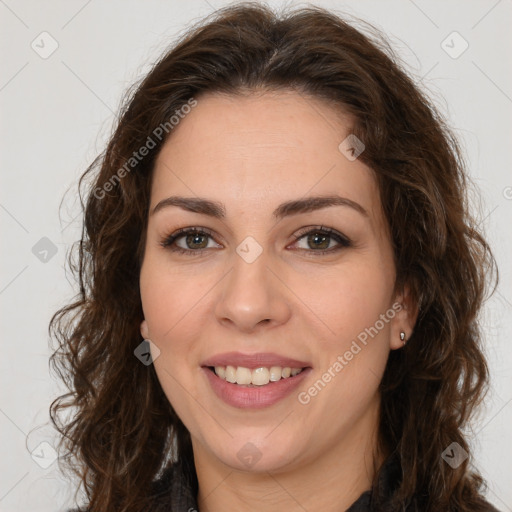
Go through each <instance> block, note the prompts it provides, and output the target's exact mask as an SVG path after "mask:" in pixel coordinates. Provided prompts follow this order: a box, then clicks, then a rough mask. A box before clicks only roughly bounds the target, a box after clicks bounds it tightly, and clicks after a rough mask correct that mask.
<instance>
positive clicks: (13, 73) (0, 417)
mask: <svg viewBox="0 0 512 512" xmlns="http://www.w3.org/2000/svg"><path fill="white" fill-rule="evenodd" d="M226 3H227V2H223V1H220V0H208V1H206V0H189V1H187V2H178V1H176V0H173V1H163V0H160V1H157V0H151V1H133V0H131V1H127V0H123V1H121V0H115V1H109V2H105V1H103V2H102V1H100V0H89V1H85V0H83V1H69V0H68V1H46V2H40V1H36V0H33V1H29V0H25V1H22V0H0V33H1V36H0V37H1V49H0V51H1V57H2V60H1V68H0V69H1V72H0V108H1V118H0V119H1V122H0V130H1V134H0V145H1V167H0V168H1V180H2V181H1V183H2V186H1V189H0V222H1V228H2V244H1V245H2V261H1V267H0V269H1V270H0V304H1V311H2V317H1V318H2V326H1V329H2V330H1V332H2V358H1V389H2V394H1V399H0V432H1V435H2V444H1V457H0V464H1V468H0V469H1V475H2V476H1V479H0V510H1V511H5V512H11V511H28V510H31V511H41V512H43V511H52V512H55V511H57V510H63V509H65V507H66V506H67V505H70V503H68V502H67V501H66V500H68V498H69V496H70V495H71V492H72V486H71V485H70V484H68V483H67V482H66V480H65V479H64V478H63V477H62V476H61V475H60V474H59V469H58V464H57V462H54V463H53V464H51V465H50V466H49V467H48V468H47V469H43V468H41V467H40V466H39V465H38V464H37V463H36V462H35V461H34V459H37V460H38V461H39V462H41V461H43V462H44V460H45V459H48V460H49V461H51V453H52V449H51V446H50V445H52V444H55V439H54V434H53V433H52V429H51V427H50V426H49V424H48V419H49V417H48V407H49V404H50V402H51V400H52V399H53V398H55V397H56V395H57V394H58V392H59V386H58V384H57V382H56V379H55V377H54V376H52V375H50V373H49V369H48V357H49V354H50V349H49V339H48V335H47V326H48V322H49V319H50V316H51V314H52V313H53V312H54V311H55V310H56V309H57V308H59V307H60V306H62V305H63V304H64V303H65V302H66V301H67V300H69V299H70V297H71V296H72V293H74V291H76V288H75V289H74V290H73V289H72V288H71V285H70V284H69V283H68V280H67V278H66V274H65V271H64V264H65V255H66V253H67V251H68V250H69V248H70V246H71V243H72V242H73V241H75V240H78V239H79V236H80V222H81V216H80V215H79V214H80V209H79V205H78V201H77V188H76V182H77V179H78V177H79V176H80V175H81V173H82V172H83V171H84V170H85V168H86V167H87V165H88V164H90V163H91V161H92V159H93V158H94V156H95V155H96V154H97V153H99V152H100V151H101V150H102V149H103V146H104V143H105V141H106V140H107V137H108V135H109V133H110V129H111V127H112V123H113V121H114V119H115V113H116V112H117V110H118V107H119V105H120V101H121V97H122V93H123V92H124V91H125V90H126V89H127V87H128V86H129V85H130V84H131V83H133V82H134V81H135V80H137V79H139V78H140V77H141V76H143V74H144V73H145V72H147V71H148V70H149V66H150V65H151V64H152V63H153V62H154V61H155V60H156V59H157V58H158V57H159V56H160V53H161V51H162V50H163V49H164V48H166V47H167V46H168V45H169V44H171V43H172V42H173V41H174V40H175V39H176V37H177V36H178V35H179V34H181V33H183V31H185V30H186V29H187V27H189V26H190V23H191V22H195V21H198V20H199V19H200V18H201V17H202V16H204V15H207V14H209V13H210V12H212V10H213V9H214V8H217V7H221V6H223V5H226ZM287 4H288V5H305V4H304V3H300V4H299V3H297V2H287ZM271 5H272V6H278V5H283V3H281V2H271ZM316 5H319V6H323V7H327V8H333V9H336V10H337V11H338V13H348V14H351V15H355V16H358V17H361V18H363V19H365V20H367V21H369V22H371V23H374V24H375V25H376V26H377V27H379V28H381V29H382V30H383V31H384V32H385V33H386V34H387V35H388V37H389V38H390V39H391V42H392V44H393V46H394V48H395V49H396V50H397V51H398V53H399V54H400V55H401V56H402V58H403V59H404V60H405V61H406V62H407V64H408V69H409V72H410V73H412V74H413V75H414V76H416V77H417V78H418V79H421V81H422V83H423V86H424V88H426V89H428V93H429V94H430V95H431V97H433V98H434V100H435V102H436V104H437V105H438V107H439V108H440V109H441V111H442V112H443V113H444V114H445V115H447V116H448V117H449V120H450V124H451V125H452V127H453V128H454V129H455V130H456V133H457V134H458V136H459V137H460V139H461V141H462V144H463V147H464V150H465V152H466V155H467V159H468V162H469V170H470V173H471V175H472V177H473V179H474V181H475V183H476V184H477V186H478V187H479V188H480V190H481V194H482V204H481V206H480V208H479V209H477V210H475V213H476V215H477V216H478V218H479V219H480V220H481V226H482V227H484V228H485V231H486V233H487V236H488V238H489V240H490V242H491V245H492V247H493V249H494V251H495V255H496V257H497V260H498V264H499V267H500V272H501V281H500V285H499V288H498V290H497V292H496V293H495V295H494V296H493V298H492V299H491V300H489V302H488V303H487V305H486V307H485V310H484V314H483V318H482V319H483V325H484V330H485V343H486V352H487V355H488V358H489V365H490V369H491V373H492V377H493V379H492V391H491V393H490V395H489V397H488V401H487V406H486V408H485V409H484V410H483V411H482V415H481V417H480V418H479V419H478V420H477V421H476V422H475V424H474V431H475V433H476V437H475V441H474V448H475V453H476V461H477V464H478V466H479V468H480V469H481V471H482V473H483V475H484V477H485V478H486V479H487V480H488V484H489V491H488V499H489V500H490V501H491V502H493V503H494V504H495V505H496V506H497V507H498V508H499V509H500V510H501V511H512V487H511V486H510V482H512V446H511V437H512V436H511V427H512V343H510V333H511V331H512V329H511V327H512V323H511V316H512V315H511V313H512V291H511V290H512V286H511V283H512V276H511V272H510V270H511V265H510V255H511V254H512V247H511V243H512V242H511V236H510V234H511V218H512V188H511V187H512V173H511V160H512V158H511V152H510V147H511V143H512V136H511V135H512V134H511V131H512V129H511V122H510V121H511V113H512V76H511V75H512V74H511V68H510V59H511V56H512V55H511V53H512V52H511V46H512V45H511V37H510V27H511V26H512V23H511V22H512V2H511V0H499V1H498V0H492V1H486V0H478V1H476V0H472V1H468V0H464V1H463V0H459V1H450V2H445V1H429V2H427V1H425V0H414V1H412V0H400V1H398V0H394V1H391V0H384V1H364V0H363V1H359V2H356V1H346V2H343V1H331V2H328V1H319V2H316ZM43 31H47V32H48V33H49V34H51V37H52V38H54V39H55V40H56V41H57V43H58V48H57V50H56V51H55V52H54V53H53V54H52V55H51V56H49V57H48V58H47V59H43V58H41V57H40V56H39V55H38V53H36V52H35V51H34V50H33V49H32V47H31V43H32V41H34V40H35V41H36V43H37V42H38V41H40V38H39V39H38V36H39V34H41V32H43ZM453 31H457V32H459V33H460V34H461V36H462V37H463V38H464V39H465V40H466V41H467V42H468V44H469V48H468V49H467V50H466V51H465V52H464V53H463V54H462V55H461V56H460V57H458V58H456V59H454V58H452V57H450V56H449V55H448V54H447V53H446V52H445V51H444V49H443V47H442V46H441V43H442V41H443V40H445V39H446V37H447V36H448V35H449V34H451V33H452V32H453ZM448 41H450V39H449V40H448ZM454 41H455V42H454V43H451V44H452V45H454V46H455V50H456V49H457V48H460V46H457V45H460V44H461V43H462V41H457V40H454ZM39 44H41V43H39ZM45 47H46V48H49V40H47V44H46V45H45ZM66 191H67V194H66V195H65V200H64V202H63V205H62V208H61V209H60V211H59V204H60V202H61V200H62V198H63V197H64V194H65V192H66ZM43 237H48V238H49V239H50V240H51V241H52V243H53V244H54V245H55V246H56V248H57V250H58V252H57V254H56V255H55V256H54V257H52V258H50V259H49V260H48V261H47V262H46V263H43V262H42V261H40V260H39V259H38V258H37V257H36V256H35V255H34V254H33V252H32V248H33V247H34V245H35V244H36V243H37V242H38V241H39V240H40V239H41V238H43ZM44 442H46V443H48V445H47V444H43V445H41V444H40V443H44ZM33 450H36V452H35V454H34V458H32V457H31V452H32V451H33ZM38 455H39V458H38Z"/></svg>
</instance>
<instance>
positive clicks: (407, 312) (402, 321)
mask: <svg viewBox="0 0 512 512" xmlns="http://www.w3.org/2000/svg"><path fill="white" fill-rule="evenodd" d="M392 309H393V310H394V311H395V312H396V314H395V316H394V318H393V319H392V320H391V322H390V323H391V339H390V342H389V347H390V349H391V350H396V349H399V348H402V347H403V346H404V345H405V343H407V340H408V339H409V338H410V337H411V335H412V333H413V330H414V326H415V325H416V319H417V318H418V310H419V308H418V305H417V303H416V301H414V300H413V298H412V296H411V293H410V289H409V287H408V286H407V285H406V286H404V288H403V290H402V291H401V292H400V293H397V294H396V295H395V298H394V301H393V305H392ZM402 332H403V333H405V340H404V341H402V340H401V339H400V333H402Z"/></svg>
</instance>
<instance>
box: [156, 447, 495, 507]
mask: <svg viewBox="0 0 512 512" xmlns="http://www.w3.org/2000/svg"><path fill="white" fill-rule="evenodd" d="M173 471H174V476H173ZM400 479H401V467H400V462H399V460H398V459H397V458H396V456H393V455H391V456H390V457H388V459H387V460H386V461H385V463H384V466H383V469H382V472H381V474H380V478H379V482H378V486H379V490H380V493H381V495H382V498H383V499H384V501H387V500H386V498H389V497H391V495H392V494H393V492H394V490H395V489H396V488H397V486H398V484H399V483H400ZM171 482H172V483H171ZM180 482H182V478H180V473H179V472H178V471H175V468H173V467H171V468H169V469H168V470H167V471H166V472H165V473H164V474H163V475H162V477H161V478H160V479H159V480H158V481H157V482H156V483H155V494H158V495H160V498H159V499H158V500H157V503H158V505H157V506H156V508H155V509H154V510H152V511H151V512H169V511H172V512H197V511H198V510H199V509H198V505H197V501H196V497H195V495H194V491H193V490H192V489H191V487H190V486H187V485H182V483H180ZM374 496H375V489H373V490H368V491H366V492H364V493H363V494H361V496H360V497H359V498H358V499H357V500H356V501H355V502H354V503H353V504H352V505H351V506H350V507H349V508H348V509H347V510H346V511H341V510H340V512H423V510H424V507H422V505H421V501H420V500H419V499H414V500H413V501H412V503H410V504H409V505H408V506H407V507H406V508H404V509H401V510H400V511H399V510H391V509H390V508H388V507H384V508H383V507H379V506H378V505H377V504H376V503H375V499H374ZM484 503H486V502H484ZM486 505H487V506H488V508H487V509H486V511H487V512H498V510H497V509H495V508H494V507H493V506H492V505H490V504H488V503H486ZM262 510H263V509H262ZM311 512H316V511H314V510H312V511H311ZM439 512H443V511H439Z"/></svg>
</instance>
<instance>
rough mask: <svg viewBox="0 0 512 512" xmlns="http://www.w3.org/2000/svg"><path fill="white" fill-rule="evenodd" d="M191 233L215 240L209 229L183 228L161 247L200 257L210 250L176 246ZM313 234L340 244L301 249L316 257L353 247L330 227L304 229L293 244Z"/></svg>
mask: <svg viewBox="0 0 512 512" xmlns="http://www.w3.org/2000/svg"><path fill="white" fill-rule="evenodd" d="M190 233H195V234H198V235H201V236H204V235H206V236H210V237H212V238H213V233H212V232H211V231H210V230H209V229H207V228H202V227H189V228H181V229H178V230H177V231H176V232H174V233H172V234H171V235H169V236H166V237H165V238H164V239H163V240H162V241H161V242H160V245H161V246H162V247H163V248H164V249H168V250H170V251H172V252H175V253H178V254H186V255H187V256H199V255H201V254H202V253H203V252H204V251H205V250H207V249H208V248H203V249H195V250H194V249H183V248H182V247H178V246H176V245H174V243H175V242H176V240H179V239H180V238H182V237H184V236H186V235H188V234H190ZM311 234H317V235H318V234H320V235H326V236H328V237H329V238H332V239H334V240H335V241H336V242H338V244H339V245H338V246H335V247H334V248H331V249H320V250H314V249H299V250H301V251H306V252H311V253H314V254H315V255H324V254H331V253H334V252H337V251H339V250H341V249H344V248H347V247H351V246H352V241H351V240H350V239H349V238H347V237H346V236H344V235H342V234H341V233H338V231H336V230H334V229H332V228H328V227H324V226H315V227H313V228H311V227H307V228H303V229H302V230H301V231H299V233H298V234H297V235H296V236H295V240H294V242H293V243H296V242H298V241H299V240H300V239H301V238H304V237H305V236H307V235H311Z"/></svg>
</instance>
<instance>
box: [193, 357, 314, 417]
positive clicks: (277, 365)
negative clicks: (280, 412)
mask: <svg viewBox="0 0 512 512" xmlns="http://www.w3.org/2000/svg"><path fill="white" fill-rule="evenodd" d="M201 368H202V370H203V372H204V375H205V377H206V381H207V383H208V384H209V387H210V389H211V390H212V391H213V392H214V395H216V396H217V397H218V398H220V399H221V400H222V401H223V402H225V403H227V404H228V405H230V406H232V407H236V408H241V409H260V408H264V407H268V406H271V405H273V404H275V403H277V402H279V401H281V400H283V399H284V398H285V397H287V396H289V395H290V394H292V393H293V391H294V390H295V389H297V388H298V386H300V385H301V383H302V382H304V379H306V378H307V376H308V375H309V373H310V372H311V371H312V370H313V368H312V366H311V364H309V363H307V362H305V361H299V360H297V359H290V358H288V357H283V356H278V355H276V354H272V353H259V354H250V355H249V354H243V353H240V352H230V353H226V354H219V355H217V356H214V357H212V358H210V359H208V360H206V361H204V362H203V363H202V364H201Z"/></svg>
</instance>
